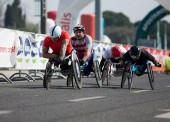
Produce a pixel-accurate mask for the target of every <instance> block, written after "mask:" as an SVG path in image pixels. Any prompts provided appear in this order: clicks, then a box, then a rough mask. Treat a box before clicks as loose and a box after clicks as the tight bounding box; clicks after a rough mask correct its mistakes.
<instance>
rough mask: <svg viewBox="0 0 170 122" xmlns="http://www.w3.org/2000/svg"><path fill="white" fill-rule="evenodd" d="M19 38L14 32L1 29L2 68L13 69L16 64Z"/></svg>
mask: <svg viewBox="0 0 170 122" xmlns="http://www.w3.org/2000/svg"><path fill="white" fill-rule="evenodd" d="M17 42H18V38H17V35H16V33H15V31H13V30H9V29H4V28H0V67H3V68H9V67H13V66H14V64H15V63H16V54H17V48H18V46H17Z"/></svg>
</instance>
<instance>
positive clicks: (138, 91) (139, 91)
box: [130, 90, 150, 93]
mask: <svg viewBox="0 0 170 122" xmlns="http://www.w3.org/2000/svg"><path fill="white" fill-rule="evenodd" d="M147 91H150V90H137V91H130V92H131V93H141V92H147Z"/></svg>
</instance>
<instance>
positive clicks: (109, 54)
mask: <svg viewBox="0 0 170 122" xmlns="http://www.w3.org/2000/svg"><path fill="white" fill-rule="evenodd" d="M119 47H120V50H121V51H122V55H121V56H120V58H121V57H122V56H123V54H125V53H126V52H127V50H126V49H125V48H124V47H123V46H119ZM111 48H112V47H109V48H107V49H106V50H105V52H104V53H103V58H104V59H110V58H113V56H112V51H111Z"/></svg>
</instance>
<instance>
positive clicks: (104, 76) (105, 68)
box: [102, 60, 109, 84]
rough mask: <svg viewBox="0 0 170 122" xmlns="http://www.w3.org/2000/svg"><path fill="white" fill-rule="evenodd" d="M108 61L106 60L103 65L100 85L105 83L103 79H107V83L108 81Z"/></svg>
mask: <svg viewBox="0 0 170 122" xmlns="http://www.w3.org/2000/svg"><path fill="white" fill-rule="evenodd" d="M108 70H109V61H108V60H107V61H106V62H105V64H104V68H103V71H102V84H103V83H104V81H105V78H107V82H108V80H109V78H108V77H109V76H108V75H109V71H108Z"/></svg>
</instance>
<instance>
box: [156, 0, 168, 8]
mask: <svg viewBox="0 0 170 122" xmlns="http://www.w3.org/2000/svg"><path fill="white" fill-rule="evenodd" d="M155 1H157V2H158V3H160V4H161V5H162V6H163V7H164V8H165V9H167V10H169V11H170V0H155Z"/></svg>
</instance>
